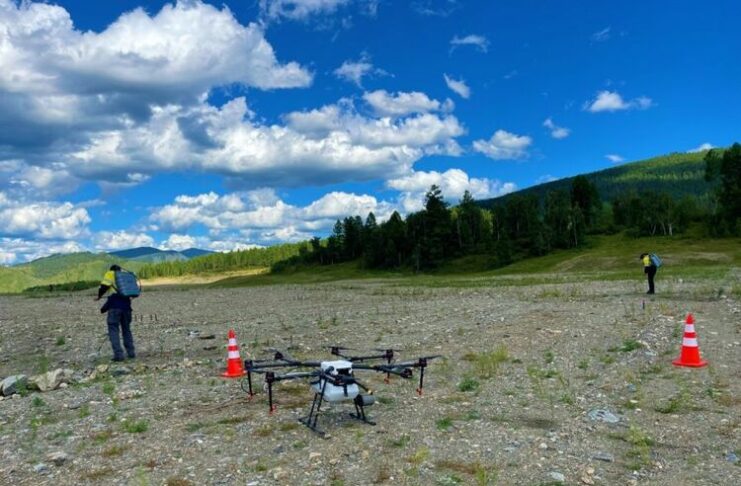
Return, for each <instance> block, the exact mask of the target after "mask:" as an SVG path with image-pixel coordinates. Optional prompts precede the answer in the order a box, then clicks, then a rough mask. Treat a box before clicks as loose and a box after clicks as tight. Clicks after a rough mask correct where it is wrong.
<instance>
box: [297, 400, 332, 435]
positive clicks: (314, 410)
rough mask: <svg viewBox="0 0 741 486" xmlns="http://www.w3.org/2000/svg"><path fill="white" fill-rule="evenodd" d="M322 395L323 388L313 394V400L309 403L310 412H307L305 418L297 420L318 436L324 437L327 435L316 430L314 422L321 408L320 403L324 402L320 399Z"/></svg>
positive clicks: (317, 418)
mask: <svg viewBox="0 0 741 486" xmlns="http://www.w3.org/2000/svg"><path fill="white" fill-rule="evenodd" d="M323 393H324V388H322V392H321V393H315V394H314V400H313V401H312V402H311V410H309V415H307V416H306V417H301V418H300V419H298V421H299V422H301V423H302V424H304V425H305V426H307V427H308V428H310V429H311V430H313V431H314V432H316V433H317V434H319V435H320V436H322V437H324V436H325V435H327V434H326V433H325V432H324V431H322V430H319V429H317V428H316V422H317V420H319V409H320V408H322V402H323V401H324V400H323V399H322V394H323Z"/></svg>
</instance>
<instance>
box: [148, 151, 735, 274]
mask: <svg viewBox="0 0 741 486" xmlns="http://www.w3.org/2000/svg"><path fill="white" fill-rule="evenodd" d="M704 160H705V180H706V181H708V182H713V183H714V184H716V186H715V187H716V189H715V190H714V192H711V193H710V194H701V195H700V196H689V195H684V196H682V197H680V198H677V197H674V196H673V195H672V193H670V192H667V191H656V190H646V189H640V190H637V189H631V190H628V191H623V192H622V193H620V194H618V195H617V196H614V197H613V198H612V199H611V200H610V201H603V200H602V199H601V196H600V194H599V191H598V190H597V187H596V186H595V184H594V183H592V182H590V180H589V179H588V178H587V177H585V176H577V177H575V178H574V179H572V180H571V185H570V187H569V188H568V189H556V190H551V191H546V192H545V193H541V194H537V193H532V192H531V193H529V194H519V193H515V194H511V195H508V196H507V197H506V198H501V199H499V200H496V199H495V200H493V201H489V202H487V207H482V206H481V205H480V204H479V203H478V202H477V201H475V200H474V198H473V197H472V196H471V194H470V193H469V192H466V193H465V194H464V195H463V197H462V199H461V200H460V201H459V203H458V205H456V206H454V207H451V206H450V205H449V204H448V203H447V202H446V201H445V199H444V197H443V194H442V191H441V190H440V188H439V187H437V186H432V187H431V188H430V190H429V191H428V192H427V194H426V195H425V200H424V208H423V209H422V210H420V211H417V212H413V213H410V214H408V215H407V216H406V218H405V217H403V216H402V215H400V214H399V213H398V212H394V213H392V214H391V216H390V217H389V218H388V219H387V220H386V221H384V222H381V223H379V222H378V221H377V219H376V216H375V215H374V214H373V213H370V214H368V215H367V217H366V218H365V219H363V218H362V217H361V216H358V215H356V216H348V217H346V218H344V219H342V220H337V222H336V223H335V225H334V228H333V230H332V234H331V235H330V236H329V237H327V238H324V239H322V238H319V237H315V238H313V239H311V240H310V241H308V242H302V243H291V244H284V245H277V246H272V247H267V248H255V249H250V250H241V251H234V252H230V253H215V254H211V255H207V256H202V257H198V258H194V259H192V260H188V261H174V262H162V263H156V264H148V265H145V266H143V267H142V268H141V270H140V271H139V275H140V276H141V277H142V278H153V277H169V276H180V275H185V274H194V273H209V272H214V273H218V272H224V271H229V270H236V269H240V268H249V267H271V268H272V269H273V270H274V271H281V270H283V269H286V268H288V267H291V266H296V265H303V264H319V265H332V264H337V263H342V262H347V261H359V262H360V263H361V265H362V266H363V267H364V268H377V269H394V268H403V267H406V268H411V269H413V270H415V271H424V270H428V269H432V268H435V267H437V266H439V265H441V264H442V263H444V262H445V261H448V260H451V259H453V258H457V257H461V256H466V255H485V256H487V257H488V259H489V262H490V266H491V267H500V266H504V265H508V264H510V263H512V262H514V261H516V260H519V259H523V258H527V257H530V256H539V255H545V254H547V253H549V252H551V251H553V250H557V249H568V248H577V247H581V246H583V245H585V244H587V243H588V238H589V237H590V236H591V235H596V234H613V233H617V232H621V231H624V232H626V234H628V235H632V236H636V237H637V236H657V235H666V236H671V235H675V234H678V233H682V232H684V231H686V230H687V228H688V227H689V226H690V224H692V223H693V222H694V223H697V222H701V223H702V224H703V225H704V227H705V228H706V230H707V233H708V234H709V235H711V236H724V235H739V234H741V145H739V144H738V143H736V144H734V145H733V146H732V147H730V148H729V149H727V150H711V151H709V152H708V153H707V154H706V155H705V158H704Z"/></svg>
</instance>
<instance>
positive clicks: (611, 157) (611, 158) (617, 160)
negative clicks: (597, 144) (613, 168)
mask: <svg viewBox="0 0 741 486" xmlns="http://www.w3.org/2000/svg"><path fill="white" fill-rule="evenodd" d="M605 158H606V159H607V160H609V161H610V162H612V163H613V164H619V163H620V162H625V158H623V157H622V156H620V155H618V154H607V155H605Z"/></svg>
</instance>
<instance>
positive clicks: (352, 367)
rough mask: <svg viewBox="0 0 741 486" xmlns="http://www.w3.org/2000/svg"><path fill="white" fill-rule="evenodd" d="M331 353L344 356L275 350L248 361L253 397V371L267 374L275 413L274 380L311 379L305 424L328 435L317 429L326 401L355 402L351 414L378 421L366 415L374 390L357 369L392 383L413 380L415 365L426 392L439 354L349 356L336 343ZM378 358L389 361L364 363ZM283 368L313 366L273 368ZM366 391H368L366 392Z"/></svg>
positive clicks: (388, 350) (266, 378)
mask: <svg viewBox="0 0 741 486" xmlns="http://www.w3.org/2000/svg"><path fill="white" fill-rule="evenodd" d="M330 349H331V353H332V354H333V355H335V356H338V357H339V358H341V359H337V360H333V361H300V360H296V359H293V358H290V357H289V356H287V355H286V354H284V353H282V352H280V351H275V350H274V351H275V354H274V356H273V358H272V359H267V360H251V359H248V360H245V362H244V368H245V370H246V371H247V383H248V386H249V388H248V390H245V391H247V393H248V395H249V398H250V399H251V398H252V397H253V396H254V395H255V394H254V392H253V389H252V374H253V373H261V374H264V375H265V384H266V385H267V390H268V404H269V406H270V413H271V414H272V413H273V412H275V410H276V407H275V404H274V403H273V383H275V382H278V381H285V380H295V379H301V378H309V379H310V381H309V385H310V387H311V390H312V391H313V392H314V400H313V401H312V404H311V409H310V411H309V415H307V416H306V417H303V418H301V419H299V421H300V422H301V423H303V424H304V425H306V426H307V427H309V428H310V429H311V430H313V431H314V432H316V433H318V434H319V435H322V436H324V435H325V434H324V432H322V431H321V430H319V429H318V428H317V420H318V418H319V412H320V410H321V407H322V403H323V402H328V403H334V402H343V401H352V402H353V405H354V406H355V413H354V414H353V413H351V414H350V416H351V417H352V418H354V419H356V420H360V421H361V422H364V423H366V424H369V425H375V422H372V421H370V420H368V418H367V417H366V415H365V407H367V406H370V405H373V403H375V398H374V397H373V394H372V391H371V390H370V389H369V388H368V387H367V386H365V385H364V384H363V383H361V382H360V381H358V380H357V379H356V378H355V375H354V373H353V372H354V371H360V370H362V371H375V372H379V373H384V374H385V375H386V378H385V380H384V381H385V382H386V383H388V382H389V379H390V377H391V375H395V376H399V377H401V378H405V379H409V378H411V377H412V375H413V372H412V370H413V369H414V368H419V370H420V375H419V387H418V388H417V393H418V394H419V395H420V396H421V395H422V387H423V385H424V372H425V368H426V367H427V365H428V361H429V360H432V359H434V358H437V357H438V356H425V357H421V358H416V359H414V360H410V361H404V362H398V363H397V362H394V350H392V349H386V350H376V351H383V354H371V355H366V356H349V355H347V354H344V351H345V350H346V349H347V348H342V347H339V346H333V347H331V348H330ZM374 360H383V361H385V363H380V364H369V363H364V362H368V361H374ZM279 368H293V369H296V368H313V370H312V371H289V372H288V373H285V374H277V373H276V372H275V371H273V370H277V369H279ZM363 392H365V393H363Z"/></svg>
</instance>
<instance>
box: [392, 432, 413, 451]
mask: <svg viewBox="0 0 741 486" xmlns="http://www.w3.org/2000/svg"><path fill="white" fill-rule="evenodd" d="M411 440H412V438H411V437H409V436H408V435H407V434H401V435H400V436H399V437H398V438H397V439H392V440H391V441H389V443H390V444H391V446H392V447H397V448H399V449H403V448H405V447H406V446H407V445H409V442H411Z"/></svg>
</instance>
